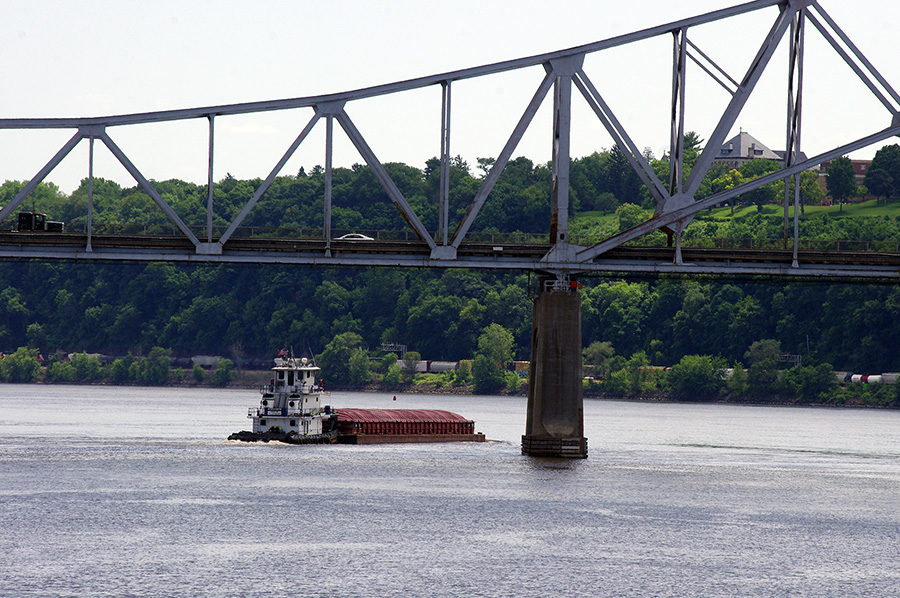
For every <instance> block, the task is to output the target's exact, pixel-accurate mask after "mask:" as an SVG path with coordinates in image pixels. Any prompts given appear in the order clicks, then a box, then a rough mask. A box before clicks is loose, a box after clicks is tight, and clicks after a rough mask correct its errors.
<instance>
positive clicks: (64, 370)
mask: <svg viewBox="0 0 900 598" xmlns="http://www.w3.org/2000/svg"><path fill="white" fill-rule="evenodd" d="M47 377H49V378H50V379H51V380H53V381H55V382H72V381H73V380H75V368H73V367H72V364H71V363H68V362H65V361H54V362H53V363H51V364H50V367H48V368H47Z"/></svg>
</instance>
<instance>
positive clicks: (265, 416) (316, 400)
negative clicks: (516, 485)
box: [228, 351, 484, 444]
mask: <svg viewBox="0 0 900 598" xmlns="http://www.w3.org/2000/svg"><path fill="white" fill-rule="evenodd" d="M320 371H321V368H319V367H317V366H316V365H315V364H314V363H313V362H311V361H310V360H308V359H306V358H305V357H304V358H301V359H297V358H295V357H293V356H288V355H287V354H286V353H285V352H283V351H281V352H279V354H278V356H276V357H275V367H273V368H272V372H273V375H272V378H271V380H269V383H268V384H266V385H263V386H262V387H261V388H260V394H261V395H262V396H261V398H260V402H259V406H258V407H251V408H250V409H249V410H248V412H247V417H248V418H250V420H251V421H252V426H251V430H243V431H241V432H236V433H234V434H232V435H230V436H229V437H228V439H229V440H242V441H245V442H259V441H261V442H269V441H273V440H274V441H279V442H286V443H289V444H330V443H341V444H388V443H404V442H484V434H479V433H476V432H475V422H474V421H472V420H469V419H466V418H465V417H463V416H461V415H459V414H457V413H452V412H450V411H444V410H440V409H351V408H340V409H333V408H332V407H331V406H329V405H323V404H322V395H323V394H325V391H324V388H323V386H322V382H321V381H320V380H319V372H320Z"/></svg>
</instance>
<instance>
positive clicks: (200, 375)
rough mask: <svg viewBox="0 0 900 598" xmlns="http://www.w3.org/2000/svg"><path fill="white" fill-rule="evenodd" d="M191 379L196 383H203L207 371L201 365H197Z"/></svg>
mask: <svg viewBox="0 0 900 598" xmlns="http://www.w3.org/2000/svg"><path fill="white" fill-rule="evenodd" d="M191 377H192V378H193V379H194V382H203V379H204V378H206V370H204V369H203V367H202V366H201V365H200V364H199V363H195V364H194V369H193V370H192V371H191Z"/></svg>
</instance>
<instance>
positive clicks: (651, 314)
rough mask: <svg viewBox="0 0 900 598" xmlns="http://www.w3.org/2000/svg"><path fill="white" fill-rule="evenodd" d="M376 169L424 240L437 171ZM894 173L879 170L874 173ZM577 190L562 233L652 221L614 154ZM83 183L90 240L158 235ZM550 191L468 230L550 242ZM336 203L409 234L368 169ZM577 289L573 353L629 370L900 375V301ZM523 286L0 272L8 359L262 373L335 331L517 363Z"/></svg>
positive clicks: (744, 288)
mask: <svg viewBox="0 0 900 598" xmlns="http://www.w3.org/2000/svg"><path fill="white" fill-rule="evenodd" d="M688 141H690V143H688V144H686V146H687V149H686V152H685V156H686V164H687V166H688V167H687V168H686V170H689V166H690V163H691V161H692V160H694V159H696V155H697V154H698V152H699V145H700V140H699V139H697V138H696V136H693V135H691V136H689V139H688ZM888 153H890V152H888ZM647 157H648V159H650V160H651V164H652V165H653V167H654V168H656V169H658V170H659V171H660V172H662V171H663V170H665V169H666V168H667V165H666V163H665V157H664V158H663V159H662V160H655V159H653V157H652V155H651V154H649V152H648V154H647ZM758 162H759V161H750V162H748V163H747V164H746V165H744V166H743V167H742V168H741V169H740V170H739V171H736V172H735V173H732V172H731V170H734V169H731V170H727V169H725V168H724V167H716V168H715V169H712V170H711V173H710V175H709V176H708V177H707V179H708V180H705V181H704V187H703V190H702V192H701V194H703V193H705V194H710V193H714V192H717V190H721V189H723V188H727V185H729V184H737V183H739V182H740V180H741V179H740V178H739V177H738V175H740V177H742V178H743V180H747V179H749V178H752V177H754V176H759V175H760V173H762V172H765V171H766V169H767V168H771V165H761V164H758ZM491 163H492V161H491V160H489V159H479V167H478V168H479V169H480V172H478V171H475V172H473V170H472V169H470V167H469V166H468V164H466V163H465V161H463V160H462V159H459V158H456V159H454V160H453V164H452V167H451V210H452V212H453V214H455V217H456V218H457V219H458V218H460V217H461V216H462V214H463V213H464V211H465V210H466V209H467V207H468V202H469V201H470V200H471V198H472V197H474V194H475V193H476V192H477V189H478V187H479V185H480V183H481V181H482V180H483V178H484V176H485V175H486V173H487V172H488V171H489V169H490V167H491ZM763 166H765V168H763ZM386 167H387V168H388V170H389V172H390V173H391V174H392V176H393V177H394V179H395V181H397V183H398V186H399V187H400V189H401V191H402V192H403V193H404V196H405V197H406V198H407V199H408V200H409V202H410V203H411V204H412V205H413V207H414V208H415V209H416V210H417V211H418V212H419V213H420V214H421V215H422V217H423V221H425V222H426V226H429V227H430V228H434V227H436V223H437V201H436V198H437V194H438V185H439V163H438V161H437V160H430V161H429V162H428V163H427V164H426V167H425V168H424V169H417V168H414V167H410V166H406V165H403V164H388V165H387V166H386ZM889 168H890V165H889V164H887V165H885V167H884V168H881V170H885V171H886V172H887V169H889ZM888 176H891V175H888ZM571 177H572V204H573V213H574V214H576V215H577V214H579V213H580V214H581V216H580V217H577V218H575V219H573V228H575V226H576V224H575V223H579V224H578V226H580V227H581V230H582V231H583V232H590V231H592V230H594V229H596V232H598V233H608V232H609V231H607V230H605V229H604V227H612V228H613V229H614V230H613V232H615V230H619V229H622V228H627V227H629V226H632V225H633V224H634V223H635V221H638V222H639V221H640V220H641V219H644V218H646V217H648V213H647V212H646V211H645V210H646V208H647V207H648V205H649V204H648V200H649V196H648V195H647V194H646V191H645V190H643V189H642V188H641V186H640V183H639V181H638V180H637V179H636V177H635V176H634V174H633V172H632V171H631V169H630V167H629V166H628V164H627V160H626V159H625V157H624V155H623V154H622V152H621V151H619V150H618V148H615V147H614V148H613V149H612V150H609V151H602V152H597V153H594V154H592V155H590V156H587V157H584V158H579V159H576V160H573V161H572V173H571ZM897 178H898V180H900V174H898V176H897ZM892 180H893V179H892ZM22 184H23V183H21V182H15V181H7V182H6V183H4V184H3V185H0V202H4V203H5V202H7V201H9V200H10V199H11V198H12V197H13V196H14V194H15V193H16V192H17V191H18V190H19V189H20V188H21V186H22ZM260 184H261V181H260V180H258V179H256V180H250V181H240V180H237V179H235V178H234V177H231V176H227V177H225V178H224V179H223V180H222V181H220V182H219V183H217V184H216V186H215V189H214V196H215V204H214V205H215V211H216V216H215V222H216V223H217V224H219V225H224V224H226V223H228V222H230V220H231V218H232V217H233V216H234V214H235V213H236V212H237V211H238V210H239V209H240V207H242V206H243V205H244V203H245V202H246V200H247V198H249V197H250V196H251V195H252V194H253V193H254V191H255V190H256V189H257V188H258V187H259V185H260ZM94 185H95V188H94V203H95V205H94V222H95V223H97V225H98V226H99V227H101V228H102V227H103V226H106V227H108V228H109V230H116V231H120V232H128V231H132V230H133V231H140V230H148V229H153V227H161V226H166V225H167V224H166V221H165V217H164V215H163V214H162V212H161V211H160V210H159V209H158V207H157V206H156V205H155V204H153V202H152V201H151V200H150V199H149V198H148V197H147V196H146V195H145V194H144V193H143V192H142V191H140V189H138V188H136V187H135V188H123V187H121V186H119V185H117V184H116V183H113V182H111V181H105V180H102V179H97V180H95V181H94ZM155 185H156V186H157V188H158V189H159V191H160V193H161V194H162V196H163V198H164V199H165V200H166V201H167V202H169V204H170V205H172V206H173V209H174V210H175V211H176V212H177V213H178V214H179V215H180V216H181V217H182V218H183V219H185V221H187V222H188V223H189V224H190V225H193V226H198V227H199V226H202V225H204V224H205V218H206V199H207V194H206V188H205V186H203V185H194V184H191V183H185V182H182V181H177V180H172V181H163V182H156V183H155ZM323 185H324V173H323V171H322V169H321V168H318V167H317V168H314V169H313V170H312V171H311V172H310V173H306V172H304V171H302V170H301V171H300V172H299V173H297V175H296V176H293V175H286V176H281V177H277V178H276V179H275V182H274V184H273V186H272V187H271V188H270V189H269V190H268V191H267V193H266V195H265V196H264V199H263V200H261V201H260V202H259V203H258V204H257V206H256V207H254V209H253V210H251V212H250V214H249V216H248V220H247V222H246V224H247V225H248V226H256V227H260V228H261V229H269V230H271V229H276V228H287V229H290V230H297V229H304V228H317V227H318V228H319V229H321V214H322V207H321V203H322V196H323V193H324V191H323V189H324V187H323ZM549 185H550V169H549V166H548V165H540V164H539V165H535V164H534V163H532V162H531V161H530V160H528V159H526V158H517V159H515V160H513V161H512V162H511V163H510V165H509V166H508V167H507V169H506V170H504V172H503V175H502V176H501V177H500V179H499V181H498V183H497V186H496V187H495V188H494V191H493V193H492V196H491V199H490V201H488V202H487V203H486V204H485V207H484V210H482V214H481V216H480V217H479V218H478V219H476V226H475V228H476V230H478V229H479V227H481V228H480V229H481V230H495V231H499V232H514V231H522V232H533V233H545V232H547V231H546V227H547V222H548V221H549V218H548V216H547V215H548V212H549V206H548V197H549V194H550V189H549ZM803 185H804V183H803V181H802V180H801V187H802V188H803ZM782 191H783V187H782ZM801 191H802V189H801ZM808 193H809V194H810V196H812V195H813V192H812V191H811V190H810V191H808ZM758 195H759V194H755V195H754V197H753V198H750V199H752V200H753V201H754V202H759V203H758V205H762V204H763V203H764V202H765V201H769V200H768V199H759V197H758ZM771 195H772V196H773V197H774V196H775V195H776V194H775V192H774V191H771ZM334 198H335V199H334V210H333V214H334V226H335V228H347V229H354V230H358V229H382V230H397V229H401V228H403V223H402V221H401V219H400V217H399V216H398V214H397V210H396V209H395V208H394V207H393V205H392V204H391V202H390V201H389V200H388V198H387V197H386V195H385V194H384V192H383V190H381V187H380V185H378V183H377V181H376V180H375V178H374V175H372V173H371V172H370V170H369V169H368V168H366V167H364V166H354V167H352V168H339V169H336V172H335V178H334ZM750 199H748V201H750ZM34 203H35V206H36V208H37V209H38V210H41V211H45V212H47V213H48V214H50V215H51V217H52V218H53V219H59V220H64V221H66V222H67V224H78V223H80V222H83V221H84V219H85V218H86V212H87V208H86V205H87V183H86V182H84V183H83V184H82V186H81V187H80V188H79V189H77V190H76V191H75V192H74V193H73V194H72V195H71V196H66V195H65V194H63V193H62V192H60V191H59V189H58V188H56V187H55V186H53V185H51V184H42V185H40V186H38V189H37V190H36V191H35V197H34ZM641 204H644V207H643V208H642V207H641ZM604 211H606V212H610V213H614V214H615V217H614V218H612V219H609V218H607V219H606V220H604V221H603V222H602V223H598V224H592V223H597V222H599V219H598V218H594V217H593V216H592V214H594V213H596V212H604ZM898 231H900V227H898V224H897V221H896V219H894V218H889V217H881V218H836V217H832V218H828V217H824V218H815V219H813V218H808V219H804V220H803V221H802V222H801V232H802V235H803V236H804V237H805V238H823V239H825V238H831V239H834V238H838V239H849V240H853V239H864V240H886V241H896V242H900V232H898ZM692 235H693V236H695V237H712V236H732V237H735V238H772V239H776V238H780V237H781V235H782V219H781V218H780V217H777V216H775V217H771V216H767V215H765V214H763V213H756V214H752V215H750V216H747V217H742V218H737V217H735V218H731V219H726V220H711V219H706V220H705V219H703V218H702V216H701V217H698V218H697V219H696V220H695V221H694V222H693V223H692V224H691V225H690V226H689V227H688V229H687V232H686V235H685V236H686V237H687V238H690V237H691V236H692ZM583 282H584V283H585V287H584V291H583V338H584V340H585V345H589V344H590V343H592V342H595V341H600V342H609V343H611V345H612V346H613V347H614V349H615V351H616V353H617V354H618V355H622V356H633V355H636V354H638V353H640V352H643V353H644V355H645V356H646V359H647V361H648V364H650V365H653V366H667V367H670V366H674V365H675V364H677V363H679V362H680V360H681V359H682V358H683V357H685V356H687V355H711V356H717V357H719V358H721V359H724V360H725V361H726V362H727V363H729V364H733V363H735V362H736V361H738V360H741V359H743V356H744V354H745V353H746V351H747V350H748V349H749V347H750V346H751V345H752V344H753V343H754V342H757V341H760V340H763V339H774V340H777V341H778V342H779V343H780V344H781V346H782V347H783V349H784V350H785V351H786V352H789V353H792V354H801V355H804V356H805V359H806V360H807V361H808V362H809V363H829V364H832V365H833V366H834V367H835V368H838V369H846V370H854V371H870V372H883V371H896V370H900V355H898V351H897V350H896V349H895V345H896V343H895V342H894V339H896V338H898V333H900V317H898V316H900V313H898V312H900V289H898V288H895V287H889V286H872V285H847V284H813V283H802V284H796V283H792V284H783V283H765V282H753V281H741V282H734V281H731V282H728V281H725V282H717V281H713V280H703V279H698V280H659V281H626V280H615V279H600V278H596V279H593V278H587V279H585V280H584V281H583ZM529 284H530V276H529V275H528V274H527V273H496V272H480V271H467V270H454V269H448V270H431V271H424V270H398V269H388V268H385V269H369V270H362V269H352V268H342V269H338V268H334V269H332V268H311V267H303V266H290V267H279V266H236V265H175V264H172V263H165V262H160V263H149V264H99V263H84V262H79V263H67V262H66V263H64V262H38V261H15V262H14V261H5V262H2V263H0V289H2V290H0V350H2V351H4V352H7V353H12V352H15V351H16V350H17V349H18V348H19V347H30V348H33V349H38V350H40V351H42V352H43V353H44V354H51V353H54V352H56V351H63V352H66V353H70V352H87V353H104V354H108V355H115V356H123V355H128V354H132V355H145V354H147V353H148V352H149V351H150V350H151V349H152V348H153V347H165V348H166V349H168V350H170V351H171V352H172V355H174V356H179V357H186V356H190V355H194V354H218V355H222V354H231V355H238V354H240V355H242V356H244V357H256V358H263V357H269V356H271V355H272V354H273V353H274V351H276V350H277V349H279V348H281V347H284V346H287V345H290V346H293V347H294V348H295V349H297V350H298V351H303V352H308V353H312V354H320V353H322V351H324V350H325V348H326V347H327V346H328V344H329V343H331V342H333V341H334V339H335V338H337V337H338V336H339V335H343V334H350V333H352V334H354V335H357V336H358V338H359V341H358V343H357V344H356V346H355V347H353V348H354V349H361V350H368V351H372V350H374V349H376V348H378V347H379V346H380V344H381V343H382V342H398V343H403V344H406V345H407V346H408V347H409V348H410V349H411V350H414V351H416V352H418V353H419V354H420V355H421V356H422V358H424V359H429V360H451V361H459V360H468V359H473V358H474V357H475V356H476V355H477V354H478V352H479V338H480V336H481V335H482V334H483V333H484V331H485V330H486V329H487V328H488V327H490V326H491V325H497V326H499V327H502V328H503V329H504V330H505V331H507V332H508V333H509V335H510V336H511V338H512V343H511V353H512V357H513V358H515V359H520V360H526V359H528V355H529V345H530V335H531V329H530V326H531V301H530V299H529V297H528V290H527V289H528V286H529ZM356 362H357V364H358V365H359V364H360V363H361V360H360V359H359V358H357V360H356ZM473 366H474V363H473ZM473 375H474V372H473Z"/></svg>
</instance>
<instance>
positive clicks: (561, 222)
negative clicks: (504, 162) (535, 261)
mask: <svg viewBox="0 0 900 598" xmlns="http://www.w3.org/2000/svg"><path fill="white" fill-rule="evenodd" d="M583 63H584V55H578V56H574V57H572V58H568V59H565V60H553V61H551V62H550V67H551V68H552V70H553V73H554V74H555V78H554V81H553V154H552V155H553V184H552V187H551V194H550V244H551V245H557V244H560V243H568V242H569V158H570V148H571V134H572V77H573V76H574V75H575V73H577V72H578V71H579V70H581V65H582V64H583Z"/></svg>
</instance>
